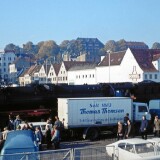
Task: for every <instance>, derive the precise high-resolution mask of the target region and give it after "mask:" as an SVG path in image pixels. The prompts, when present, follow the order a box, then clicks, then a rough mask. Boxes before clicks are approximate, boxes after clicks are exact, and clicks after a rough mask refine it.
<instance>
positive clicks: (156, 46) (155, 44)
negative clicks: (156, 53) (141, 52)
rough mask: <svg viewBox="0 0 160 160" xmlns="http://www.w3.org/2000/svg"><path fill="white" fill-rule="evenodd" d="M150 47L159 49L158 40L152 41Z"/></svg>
mask: <svg viewBox="0 0 160 160" xmlns="http://www.w3.org/2000/svg"><path fill="white" fill-rule="evenodd" d="M152 49H160V43H158V42H155V43H153V45H152Z"/></svg>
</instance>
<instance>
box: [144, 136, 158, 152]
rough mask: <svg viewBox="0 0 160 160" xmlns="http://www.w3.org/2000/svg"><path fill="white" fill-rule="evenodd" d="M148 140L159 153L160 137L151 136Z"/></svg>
mask: <svg viewBox="0 0 160 160" xmlns="http://www.w3.org/2000/svg"><path fill="white" fill-rule="evenodd" d="M147 141H148V142H151V143H152V144H153V145H154V146H155V149H156V152H157V154H160V138H151V139H147Z"/></svg>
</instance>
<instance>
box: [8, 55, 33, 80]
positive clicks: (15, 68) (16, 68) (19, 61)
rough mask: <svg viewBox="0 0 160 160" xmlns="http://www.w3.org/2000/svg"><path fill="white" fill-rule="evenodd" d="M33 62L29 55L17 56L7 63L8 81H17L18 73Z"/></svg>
mask: <svg viewBox="0 0 160 160" xmlns="http://www.w3.org/2000/svg"><path fill="white" fill-rule="evenodd" d="M33 64H34V63H33V62H31V59H30V58H29V57H17V58H16V59H15V61H13V63H11V64H10V65H9V75H10V82H11V83H17V81H18V77H19V75H21V73H22V72H23V71H24V70H26V69H27V68H30V67H31V65H33Z"/></svg>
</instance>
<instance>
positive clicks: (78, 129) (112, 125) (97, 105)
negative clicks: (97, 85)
mask: <svg viewBox="0 0 160 160" xmlns="http://www.w3.org/2000/svg"><path fill="white" fill-rule="evenodd" d="M126 113H129V118H130V119H131V120H132V122H133V121H134V122H140V121H141V119H142V116H143V115H146V117H147V119H150V114H149V112H148V106H147V104H146V103H138V102H136V103H133V101H132V99H131V98H127V97H89V98H58V116H59V119H60V120H62V119H64V128H65V129H68V130H70V131H71V133H72V134H74V135H78V136H82V135H83V138H89V139H96V138H97V137H98V136H99V135H100V134H102V133H105V132H106V131H112V132H116V129H117V127H116V126H117V122H118V121H121V122H123V120H124V116H125V115H126Z"/></svg>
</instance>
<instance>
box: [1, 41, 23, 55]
mask: <svg viewBox="0 0 160 160" xmlns="http://www.w3.org/2000/svg"><path fill="white" fill-rule="evenodd" d="M4 50H5V51H8V50H13V51H15V54H18V53H20V51H21V48H20V47H19V46H16V45H14V44H13V43H10V44H7V45H6V46H5V48H4Z"/></svg>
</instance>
